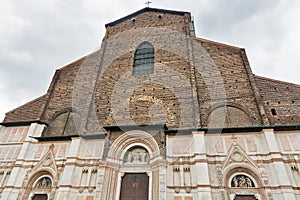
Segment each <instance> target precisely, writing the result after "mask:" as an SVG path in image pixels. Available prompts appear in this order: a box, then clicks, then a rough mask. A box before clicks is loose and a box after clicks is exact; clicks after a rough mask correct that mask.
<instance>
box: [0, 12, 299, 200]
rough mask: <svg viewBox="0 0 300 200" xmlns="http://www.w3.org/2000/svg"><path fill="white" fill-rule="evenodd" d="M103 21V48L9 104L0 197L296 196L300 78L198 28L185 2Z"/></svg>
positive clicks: (0, 140)
mask: <svg viewBox="0 0 300 200" xmlns="http://www.w3.org/2000/svg"><path fill="white" fill-rule="evenodd" d="M105 26H106V33H105V36H104V38H103V40H102V43H101V47H100V48H99V50H97V51H95V52H93V53H91V54H89V55H87V56H85V57H83V58H80V59H78V60H76V61H74V62H72V63H70V64H68V65H66V66H64V67H62V68H59V69H57V70H56V72H55V75H54V77H53V79H52V82H51V84H50V86H49V89H48V91H47V93H46V94H44V95H42V96H40V97H38V98H36V99H34V100H32V101H30V102H28V103H26V104H24V105H22V106H20V107H18V108H16V109H14V110H12V111H10V112H8V113H6V116H5V119H4V121H3V122H2V123H1V124H0V197H1V199H5V200H8V199H9V200H54V199H55V200H69V199H72V200H150V199H151V200H264V199H268V200H283V199H287V200H296V199H300V171H299V167H300V161H299V156H300V108H299V105H300V96H299V94H300V86H299V85H295V84H292V83H287V82H282V81H278V80H273V79H269V78H265V77H261V76H257V75H254V74H253V73H252V71H251V68H250V65H249V62H248V59H247V55H246V52H245V49H243V48H239V47H235V46H231V45H227V44H222V43H218V42H214V41H210V40H207V39H203V38H198V37H196V36H195V28H194V22H193V20H192V17H191V14H190V13H189V12H182V11H172V10H163V9H155V8H144V9H142V10H139V11H137V12H135V13H132V14H130V15H128V16H125V17H123V18H120V19H118V20H116V21H113V22H111V23H108V24H106V25H105ZM257 45H259V44H257Z"/></svg>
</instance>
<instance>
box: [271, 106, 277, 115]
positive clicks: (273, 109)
mask: <svg viewBox="0 0 300 200" xmlns="http://www.w3.org/2000/svg"><path fill="white" fill-rule="evenodd" d="M271 113H272V115H273V116H275V115H277V111H276V110H275V108H272V109H271Z"/></svg>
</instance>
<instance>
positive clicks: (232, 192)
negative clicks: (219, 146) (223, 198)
mask: <svg viewBox="0 0 300 200" xmlns="http://www.w3.org/2000/svg"><path fill="white" fill-rule="evenodd" d="M236 176H243V177H244V178H245V181H246V177H248V178H249V179H250V180H251V181H252V184H254V185H253V186H252V187H248V186H242V187H232V185H231V181H232V179H233V178H234V177H236ZM223 186H224V188H225V190H226V193H227V196H228V199H230V200H234V199H235V198H236V197H237V196H252V197H253V198H255V199H257V200H262V199H265V197H266V195H265V191H264V184H263V180H262V178H261V176H260V174H259V173H258V170H257V169H256V168H255V167H253V166H250V165H247V164H232V165H229V166H227V167H226V168H225V169H224V170H223Z"/></svg>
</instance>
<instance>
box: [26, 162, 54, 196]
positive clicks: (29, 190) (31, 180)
mask: <svg viewBox="0 0 300 200" xmlns="http://www.w3.org/2000/svg"><path fill="white" fill-rule="evenodd" d="M55 178H56V175H55V171H54V170H53V169H51V168H40V169H38V170H37V171H35V172H34V173H33V174H31V175H30V176H29V177H28V182H27V184H26V190H25V194H24V197H23V198H22V199H28V200H32V199H34V196H35V195H45V196H47V199H51V198H52V197H53V195H54V188H55V184H56V181H55V180H56V179H55ZM43 180H46V181H47V182H46V185H41V187H36V184H37V183H38V182H39V181H43ZM49 180H50V182H49Z"/></svg>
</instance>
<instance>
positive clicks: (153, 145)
mask: <svg viewBox="0 0 300 200" xmlns="http://www.w3.org/2000/svg"><path fill="white" fill-rule="evenodd" d="M134 146H142V147H143V148H145V149H146V150H147V151H148V153H149V156H150V160H153V159H155V158H158V157H159V156H160V150H159V146H158V144H157V142H156V140H155V139H154V138H153V137H152V136H151V135H150V134H149V133H147V132H145V131H140V130H134V131H129V132H126V133H124V134H122V135H121V136H120V137H118V138H117V139H116V140H115V141H114V143H113V144H112V145H111V147H110V150H109V152H108V158H111V159H113V160H118V161H122V159H123V158H124V156H125V153H126V152H127V151H128V149H130V148H132V147H134Z"/></svg>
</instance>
